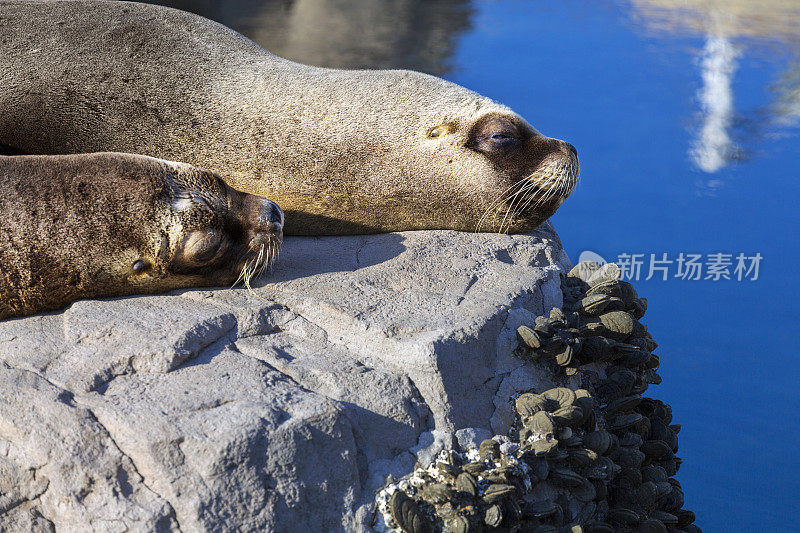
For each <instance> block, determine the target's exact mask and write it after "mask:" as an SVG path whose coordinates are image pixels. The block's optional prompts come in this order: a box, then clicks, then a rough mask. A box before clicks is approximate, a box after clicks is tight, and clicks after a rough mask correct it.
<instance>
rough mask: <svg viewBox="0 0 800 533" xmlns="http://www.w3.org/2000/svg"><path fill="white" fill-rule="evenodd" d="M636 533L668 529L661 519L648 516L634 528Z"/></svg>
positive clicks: (657, 531)
mask: <svg viewBox="0 0 800 533" xmlns="http://www.w3.org/2000/svg"><path fill="white" fill-rule="evenodd" d="M636 533H669V530H668V529H667V526H665V525H664V523H663V522H662V521H661V520H656V519H655V518H648V519H647V520H643V521H642V522H641V523H640V524H639V527H637V528H636Z"/></svg>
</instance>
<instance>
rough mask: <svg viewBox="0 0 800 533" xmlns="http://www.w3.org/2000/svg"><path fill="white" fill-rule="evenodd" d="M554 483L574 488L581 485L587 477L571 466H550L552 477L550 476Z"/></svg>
mask: <svg viewBox="0 0 800 533" xmlns="http://www.w3.org/2000/svg"><path fill="white" fill-rule="evenodd" d="M548 479H550V481H552V482H553V484H554V485H558V486H559V487H565V488H574V487H577V486H579V485H581V484H582V483H583V482H584V481H585V478H584V477H583V476H581V475H580V474H578V473H577V472H575V471H574V470H570V469H569V468H564V467H561V466H555V467H551V468H550V477H549V478H548Z"/></svg>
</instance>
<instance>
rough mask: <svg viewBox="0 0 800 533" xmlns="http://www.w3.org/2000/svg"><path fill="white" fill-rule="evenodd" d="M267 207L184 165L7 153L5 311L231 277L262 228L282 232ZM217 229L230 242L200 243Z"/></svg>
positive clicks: (2, 258)
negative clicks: (266, 221)
mask: <svg viewBox="0 0 800 533" xmlns="http://www.w3.org/2000/svg"><path fill="white" fill-rule="evenodd" d="M264 206H267V210H268V211H269V209H272V206H274V204H271V203H268V202H267V201H266V200H263V199H260V198H256V197H253V196H252V195H248V194H245V193H240V192H238V191H235V190H233V189H231V188H230V187H229V186H227V185H226V184H225V183H224V182H223V181H222V180H221V179H220V178H219V177H218V176H216V175H214V174H212V173H210V172H206V171H202V170H199V169H196V168H194V167H191V166H189V165H185V164H182V163H171V162H167V161H162V160H157V159H153V158H149V157H144V156H135V155H129V154H118V153H101V154H83V155H68V156H13V157H12V156H0V319H3V318H8V317H13V316H21V315H26V314H31V313H37V312H42V311H47V310H53V309H59V308H61V307H63V306H65V305H66V304H68V303H69V302H72V301H74V300H77V299H81V298H101V297H108V296H122V295H129V294H138V293H156V292H163V291H167V290H170V289H175V288H179V287H189V286H198V285H225V284H228V285H229V284H231V283H233V282H234V281H235V280H236V278H237V276H238V275H239V273H240V271H241V268H242V266H243V260H244V259H245V257H247V256H248V254H250V249H249V243H250V241H251V239H252V237H253V235H254V234H255V233H258V232H263V231H271V235H272V236H274V237H275V238H277V239H280V237H281V235H280V225H279V224H278V225H276V226H275V227H272V226H270V227H269V228H266V230H265V228H263V227H257V226H258V224H259V222H258V221H257V220H256V219H257V218H258V216H259V213H260V210H261V209H262V208H263V207H264ZM274 209H277V207H275V208H274ZM278 213H279V210H278ZM209 229H212V230H214V231H215V232H216V234H219V235H221V236H222V241H223V243H224V244H223V245H221V246H220V247H219V248H216V247H214V246H212V247H211V248H210V252H209V251H208V250H203V249H202V246H199V245H198V236H206V235H215V234H214V233H207V232H208V230H209ZM195 232H198V233H195ZM203 252H205V256H203V255H202V253H203ZM140 260H141V261H143V262H142V263H140V264H139V266H140V267H141V266H143V267H144V268H143V269H142V270H143V272H140V273H137V272H135V269H134V266H133V265H134V264H135V263H136V262H137V261H140Z"/></svg>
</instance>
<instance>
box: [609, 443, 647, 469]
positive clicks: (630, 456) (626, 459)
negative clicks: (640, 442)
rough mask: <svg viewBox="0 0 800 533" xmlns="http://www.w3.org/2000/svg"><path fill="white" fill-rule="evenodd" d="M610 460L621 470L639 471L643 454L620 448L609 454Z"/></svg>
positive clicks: (643, 457)
mask: <svg viewBox="0 0 800 533" xmlns="http://www.w3.org/2000/svg"><path fill="white" fill-rule="evenodd" d="M610 457H611V459H612V460H613V461H614V462H615V463H617V464H618V465H619V466H621V467H622V468H632V469H637V470H638V469H639V467H640V466H641V464H642V463H643V462H644V460H645V454H643V453H642V452H640V451H639V450H637V449H636V448H630V447H620V448H619V449H618V450H616V451H615V452H614V453H612V454H611V456H610Z"/></svg>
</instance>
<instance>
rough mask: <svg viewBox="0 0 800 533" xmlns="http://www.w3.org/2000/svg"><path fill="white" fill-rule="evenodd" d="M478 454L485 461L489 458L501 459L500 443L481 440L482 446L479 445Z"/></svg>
mask: <svg viewBox="0 0 800 533" xmlns="http://www.w3.org/2000/svg"><path fill="white" fill-rule="evenodd" d="M478 455H480V458H481V459H483V460H484V461H485V460H486V459H488V458H490V457H491V458H492V459H499V458H500V443H499V442H497V441H495V440H492V439H486V440H484V441H483V442H481V444H480V446H478Z"/></svg>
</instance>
